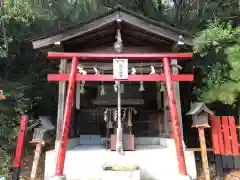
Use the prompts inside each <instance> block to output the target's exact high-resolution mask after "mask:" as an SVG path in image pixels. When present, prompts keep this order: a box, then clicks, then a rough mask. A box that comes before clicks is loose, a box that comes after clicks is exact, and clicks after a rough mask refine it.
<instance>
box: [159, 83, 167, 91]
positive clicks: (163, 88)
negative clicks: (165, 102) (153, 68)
mask: <svg viewBox="0 0 240 180" xmlns="http://www.w3.org/2000/svg"><path fill="white" fill-rule="evenodd" d="M164 91H166V88H165V84H164V82H161V83H160V92H164Z"/></svg>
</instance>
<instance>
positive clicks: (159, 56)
mask: <svg viewBox="0 0 240 180" xmlns="http://www.w3.org/2000/svg"><path fill="white" fill-rule="evenodd" d="M48 58H50V59H54V60H60V59H61V58H65V59H72V64H71V70H70V74H49V75H48V81H67V80H68V81H69V83H68V90H67V97H66V103H65V110H64V116H63V124H62V132H61V133H62V134H61V137H60V146H59V147H58V148H59V149H58V151H57V152H58V155H57V163H56V169H55V177H63V170H64V162H65V155H66V148H67V141H68V132H69V126H70V121H71V111H72V105H73V96H74V90H75V83H76V81H115V80H114V78H113V75H81V74H80V73H77V66H78V60H83V59H84V60H92V59H95V60H102V59H104V60H110V61H112V60H113V59H117V58H127V59H131V60H138V61H141V60H142V61H143V60H144V61H147V60H150V61H152V60H161V61H162V63H163V69H164V73H163V74H159V75H156V74H155V75H129V76H128V79H127V80H121V81H153V82H154V81H156V82H158V81H165V82H166V89H167V94H168V101H169V108H170V115H171V119H172V130H173V138H174V141H175V145H176V153H177V160H178V169H179V173H180V174H181V175H183V176H186V175H187V169H186V163H185V158H184V151H183V144H182V134H181V130H180V122H179V116H178V112H177V106H176V97H175V93H174V87H173V81H193V74H182V75H177V74H172V72H171V66H170V62H169V61H170V60H171V59H178V60H186V59H191V58H192V53H171V54H170V53H151V54H121V53H119V54H92V53H57V52H49V53H48Z"/></svg>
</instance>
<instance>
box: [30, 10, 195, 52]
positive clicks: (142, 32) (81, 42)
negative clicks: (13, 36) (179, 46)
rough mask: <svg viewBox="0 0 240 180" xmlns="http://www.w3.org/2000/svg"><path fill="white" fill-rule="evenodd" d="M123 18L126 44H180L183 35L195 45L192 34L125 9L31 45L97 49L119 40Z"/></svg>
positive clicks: (41, 39)
mask: <svg viewBox="0 0 240 180" xmlns="http://www.w3.org/2000/svg"><path fill="white" fill-rule="evenodd" d="M119 18H120V19H121V20H122V22H121V33H122V34H123V42H124V44H125V43H129V44H134V45H136V44H137V45H143V44H145V45H146V43H148V44H149V45H155V46H160V45H163V44H173V43H176V42H177V41H178V40H179V36H182V37H183V39H182V41H183V42H184V43H185V44H186V45H189V46H192V39H193V36H192V35H191V34H189V33H187V32H185V31H182V30H179V29H177V28H175V27H173V26H169V25H166V24H164V23H161V22H156V21H154V20H151V19H149V18H146V17H143V16H141V15H138V14H136V13H134V12H131V11H129V10H127V9H125V8H123V7H121V6H118V7H116V8H115V9H113V10H111V11H110V12H107V13H105V14H103V15H101V16H98V17H95V18H93V19H90V20H88V21H84V22H81V23H79V24H77V25H73V26H69V27H67V28H64V29H61V30H58V31H57V32H54V33H49V34H44V35H42V36H40V37H37V38H34V39H31V42H32V45H33V48H34V49H38V48H45V47H50V46H53V45H54V43H56V42H61V43H63V45H64V46H71V47H75V46H76V45H77V46H78V47H80V48H81V47H87V46H90V45H91V44H94V45H95V46H99V45H102V44H107V43H109V44H110V43H112V42H114V41H115V35H116V29H117V23H116V21H117V19H119Z"/></svg>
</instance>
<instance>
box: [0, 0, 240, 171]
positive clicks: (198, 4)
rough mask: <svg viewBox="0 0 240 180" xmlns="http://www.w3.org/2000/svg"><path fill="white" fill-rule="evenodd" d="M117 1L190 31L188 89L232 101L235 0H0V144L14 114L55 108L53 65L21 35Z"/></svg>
mask: <svg viewBox="0 0 240 180" xmlns="http://www.w3.org/2000/svg"><path fill="white" fill-rule="evenodd" d="M117 4H121V5H123V6H124V7H126V8H128V9H130V10H133V11H134V12H137V13H139V14H143V15H144V16H147V17H149V18H152V19H155V20H157V21H162V22H165V23H167V24H170V25H173V26H176V27H179V28H181V29H185V30H187V31H189V32H192V33H193V34H195V35H196V39H195V41H194V48H193V50H194V52H195V53H196V57H195V60H194V64H193V66H194V67H195V68H196V69H197V68H198V69H200V71H199V72H200V74H201V76H199V77H202V79H200V80H197V81H198V82H197V83H195V84H196V86H195V88H194V91H193V95H194V96H196V98H198V99H200V100H203V101H204V102H206V103H212V102H219V101H220V102H222V103H226V104H230V105H233V106H234V105H237V104H238V102H239V91H240V86H239V85H240V84H239V83H240V79H239V77H240V76H239V75H240V74H239V70H240V63H239V62H238V60H239V59H240V55H239V52H240V47H239V44H240V40H239V34H240V29H239V27H238V24H239V22H240V16H239V12H240V2H239V1H238V0H220V1H219V0H58V1H57V0H0V7H1V8H0V15H1V16H0V89H3V90H4V95H5V96H6V97H7V99H6V100H1V101H0V149H1V150H3V151H4V152H8V153H9V152H11V151H12V150H13V149H14V147H15V142H16V136H17V129H18V125H19V115H20V114H23V113H27V114H28V115H30V118H31V119H34V118H35V117H37V116H38V115H40V114H41V115H43V114H47V115H50V114H54V115H55V114H56V112H55V111H56V103H57V97H56V95H57V88H56V86H55V85H54V84H51V83H47V81H46V77H47V74H48V73H49V72H51V71H57V67H56V66H54V65H52V64H50V63H49V62H48V61H47V60H46V59H45V57H44V56H43V55H42V54H41V53H40V52H39V51H35V50H32V48H31V46H30V45H29V43H28V41H27V40H28V39H29V38H30V37H33V36H38V35H39V34H42V33H46V32H49V31H54V30H58V29H61V28H63V27H66V26H67V25H70V24H73V23H78V22H79V21H82V20H86V19H89V18H91V17H93V16H97V15H99V14H102V13H103V12H106V11H109V10H111V9H112V8H113V7H114V6H116V5H117ZM46 92H47V93H46ZM30 123H31V122H30ZM0 166H1V165H0Z"/></svg>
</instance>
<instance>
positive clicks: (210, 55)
mask: <svg viewBox="0 0 240 180" xmlns="http://www.w3.org/2000/svg"><path fill="white" fill-rule="evenodd" d="M194 52H195V53H197V54H198V55H199V57H198V58H197V60H196V66H198V67H200V68H201V70H202V73H203V81H202V84H201V86H200V87H197V88H196V91H195V92H196V93H197V96H198V97H199V99H201V100H203V101H204V102H206V103H212V102H216V101H220V102H222V103H225V104H229V105H233V104H234V103H235V102H236V101H238V98H239V92H240V78H239V77H240V63H239V59H240V28H239V27H236V28H234V27H233V26H232V25H231V24H230V23H222V24H221V23H218V22H215V23H212V24H210V25H209V26H208V28H207V29H205V30H203V31H202V32H201V33H200V34H199V35H198V36H197V38H196V39H195V41H194Z"/></svg>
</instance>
